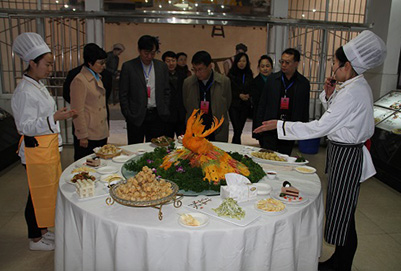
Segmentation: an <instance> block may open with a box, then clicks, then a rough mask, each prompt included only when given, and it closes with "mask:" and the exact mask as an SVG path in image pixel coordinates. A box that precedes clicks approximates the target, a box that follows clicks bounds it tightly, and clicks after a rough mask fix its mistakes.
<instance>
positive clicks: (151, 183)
mask: <svg viewBox="0 0 401 271" xmlns="http://www.w3.org/2000/svg"><path fill="white" fill-rule="evenodd" d="M172 193H173V190H172V188H171V183H169V182H166V181H165V180H163V179H160V180H157V179H156V175H155V174H154V173H153V172H152V170H151V169H150V168H148V167H143V168H142V171H140V172H138V174H137V175H135V177H132V178H129V179H128V180H127V182H126V183H124V184H121V185H119V186H118V187H117V188H116V189H115V194H116V195H117V196H118V197H119V198H121V199H125V200H130V201H151V200H157V199H161V198H164V197H167V196H169V195H171V194H172Z"/></svg>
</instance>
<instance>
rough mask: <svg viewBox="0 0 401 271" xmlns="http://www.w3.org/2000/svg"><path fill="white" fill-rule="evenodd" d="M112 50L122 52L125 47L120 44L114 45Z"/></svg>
mask: <svg viewBox="0 0 401 271" xmlns="http://www.w3.org/2000/svg"><path fill="white" fill-rule="evenodd" d="M114 49H120V50H121V51H124V50H125V47H124V45H122V44H121V43H116V44H114V45H113V50H114Z"/></svg>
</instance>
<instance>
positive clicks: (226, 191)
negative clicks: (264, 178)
mask: <svg viewBox="0 0 401 271" xmlns="http://www.w3.org/2000/svg"><path fill="white" fill-rule="evenodd" d="M225 177H226V182H227V185H222V186H220V196H221V197H222V198H223V199H225V198H233V199H235V200H236V201H237V202H244V201H249V200H253V199H255V198H256V196H257V194H258V189H257V187H256V186H255V185H253V184H252V183H251V181H249V179H248V178H247V177H245V176H243V175H240V174H237V173H227V174H226V175H225Z"/></svg>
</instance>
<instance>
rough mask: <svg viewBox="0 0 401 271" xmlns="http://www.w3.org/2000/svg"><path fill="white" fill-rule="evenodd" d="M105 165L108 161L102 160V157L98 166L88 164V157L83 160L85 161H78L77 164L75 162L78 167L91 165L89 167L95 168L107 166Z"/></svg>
mask: <svg viewBox="0 0 401 271" xmlns="http://www.w3.org/2000/svg"><path fill="white" fill-rule="evenodd" d="M105 166H107V161H105V160H102V159H100V165H99V166H97V167H91V166H88V165H86V159H85V160H83V161H81V162H79V163H76V164H75V167H76V168H79V167H89V168H93V169H98V168H101V167H105Z"/></svg>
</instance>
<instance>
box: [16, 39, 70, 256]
mask: <svg viewBox="0 0 401 271" xmlns="http://www.w3.org/2000/svg"><path fill="white" fill-rule="evenodd" d="M13 51H14V53H15V54H16V55H18V56H19V57H20V58H21V59H22V60H24V62H26V63H28V67H27V69H26V70H25V72H24V75H23V77H22V80H21V81H20V82H19V84H18V85H17V87H16V89H15V90H14V93H13V97H12V99H11V108H12V111H13V115H14V120H15V124H16V126H17V130H18V132H19V134H20V135H21V141H20V146H19V152H18V154H19V156H20V157H21V163H22V164H23V165H24V166H26V170H27V175H28V184H29V194H28V201H27V205H26V208H25V219H26V222H27V226H28V238H30V239H31V240H30V242H29V248H30V249H31V250H53V249H54V234H53V233H51V232H49V231H48V230H47V227H51V226H54V209H55V199H56V196H57V188H58V179H59V177H60V176H59V175H60V174H61V164H60V154H59V151H60V148H61V146H62V141H61V136H60V134H59V133H60V125H59V122H58V121H59V120H64V119H67V118H71V117H72V116H74V115H75V111H74V110H68V109H67V108H63V109H60V110H57V107H56V103H55V101H54V98H53V97H51V96H50V93H49V91H48V90H47V89H46V87H45V85H44V84H43V83H42V82H40V80H41V79H45V78H47V77H48V76H49V74H50V73H51V71H52V69H53V55H52V54H51V52H50V49H49V47H48V46H47V44H46V43H45V42H44V41H43V39H42V37H41V36H40V35H38V34H36V33H23V34H21V35H19V36H18V37H17V38H16V39H15V41H14V43H13Z"/></svg>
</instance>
